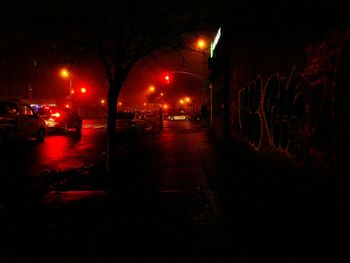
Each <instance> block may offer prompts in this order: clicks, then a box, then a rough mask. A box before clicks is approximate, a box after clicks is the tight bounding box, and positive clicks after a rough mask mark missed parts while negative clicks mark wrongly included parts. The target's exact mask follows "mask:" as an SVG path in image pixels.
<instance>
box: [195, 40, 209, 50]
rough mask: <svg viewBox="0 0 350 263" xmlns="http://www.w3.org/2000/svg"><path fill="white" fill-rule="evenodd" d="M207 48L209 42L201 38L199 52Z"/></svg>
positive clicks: (198, 46)
mask: <svg viewBox="0 0 350 263" xmlns="http://www.w3.org/2000/svg"><path fill="white" fill-rule="evenodd" d="M206 47H207V42H206V41H205V40H204V39H203V38H199V39H198V40H197V48H198V49H199V50H203V49H205V48H206Z"/></svg>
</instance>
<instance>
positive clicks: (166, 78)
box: [164, 73, 171, 84]
mask: <svg viewBox="0 0 350 263" xmlns="http://www.w3.org/2000/svg"><path fill="white" fill-rule="evenodd" d="M164 80H165V82H166V83H168V84H169V83H170V81H171V74H170V73H166V74H165V75H164Z"/></svg>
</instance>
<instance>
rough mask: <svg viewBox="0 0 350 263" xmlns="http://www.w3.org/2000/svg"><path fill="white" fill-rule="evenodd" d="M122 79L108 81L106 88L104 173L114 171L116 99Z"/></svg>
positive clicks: (109, 173)
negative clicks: (106, 110) (108, 86)
mask: <svg viewBox="0 0 350 263" xmlns="http://www.w3.org/2000/svg"><path fill="white" fill-rule="evenodd" d="M123 82H124V81H123V80H122V79H118V80H115V81H113V83H110V88H109V90H108V118H107V132H108V134H107V156H106V158H107V159H106V173H107V174H108V175H111V174H113V173H114V172H115V171H116V166H115V164H116V163H117V162H116V152H115V143H116V142H115V139H116V136H115V132H116V118H117V101H118V97H119V93H120V90H121V88H122V85H123Z"/></svg>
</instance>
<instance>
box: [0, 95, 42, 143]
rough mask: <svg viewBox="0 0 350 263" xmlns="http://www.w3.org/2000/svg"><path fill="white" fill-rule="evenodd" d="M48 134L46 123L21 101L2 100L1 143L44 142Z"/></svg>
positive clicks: (0, 109)
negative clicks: (27, 140)
mask: <svg viewBox="0 0 350 263" xmlns="http://www.w3.org/2000/svg"><path fill="white" fill-rule="evenodd" d="M46 133H47V126H46V123H45V121H44V120H43V119H42V118H40V117H39V116H38V115H37V114H36V113H35V111H34V110H33V108H32V107H31V106H30V105H29V104H27V103H25V102H22V101H20V100H7V99H0V141H5V140H7V139H12V138H15V139H30V138H35V139H36V140H37V141H39V142H42V141H43V140H44V139H45V137H46Z"/></svg>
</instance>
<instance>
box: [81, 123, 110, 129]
mask: <svg viewBox="0 0 350 263" xmlns="http://www.w3.org/2000/svg"><path fill="white" fill-rule="evenodd" d="M83 129H107V125H106V124H103V125H100V124H84V125H83Z"/></svg>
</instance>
